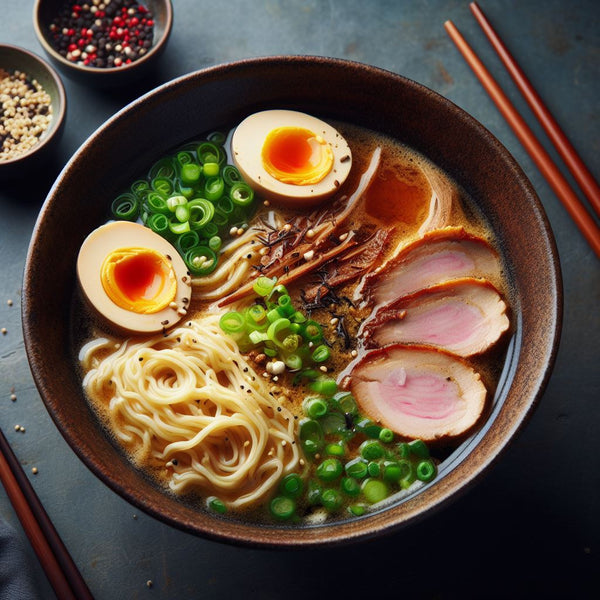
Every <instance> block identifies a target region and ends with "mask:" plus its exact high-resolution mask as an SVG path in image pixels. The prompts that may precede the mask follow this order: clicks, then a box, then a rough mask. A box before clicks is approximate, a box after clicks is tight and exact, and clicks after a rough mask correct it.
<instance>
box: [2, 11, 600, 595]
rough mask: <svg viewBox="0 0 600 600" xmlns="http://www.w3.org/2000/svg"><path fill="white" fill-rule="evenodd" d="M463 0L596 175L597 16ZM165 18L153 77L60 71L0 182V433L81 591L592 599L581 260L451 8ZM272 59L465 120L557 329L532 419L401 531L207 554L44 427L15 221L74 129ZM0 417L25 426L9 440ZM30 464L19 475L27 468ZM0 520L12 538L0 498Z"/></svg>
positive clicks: (592, 427)
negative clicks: (551, 281)
mask: <svg viewBox="0 0 600 600" xmlns="http://www.w3.org/2000/svg"><path fill="white" fill-rule="evenodd" d="M481 6H482V8H483V9H484V10H485V11H486V13H487V15H488V17H489V18H490V20H491V21H492V22H493V23H494V25H495V27H496V28H497V30H498V32H499V33H500V34H501V35H502V36H503V38H504V40H505V42H506V43H507V45H508V46H509V47H510V49H511V51H512V52H513V54H514V55H515V56H516V57H518V59H519V61H520V63H521V66H522V68H523V70H524V71H525V72H526V73H527V74H528V75H529V77H530V79H531V80H532V82H533V83H534V85H535V86H536V88H537V89H538V92H539V93H540V95H541V96H542V97H543V98H544V99H545V100H546V102H547V104H548V106H549V107H550V109H551V110H552V111H553V112H554V114H555V116H556V118H557V120H558V121H559V123H561V125H562V126H563V128H564V129H565V130H566V131H567V132H568V134H569V136H570V139H571V141H572V142H573V144H574V145H575V147H576V148H577V149H578V150H579V152H580V154H581V156H582V158H583V159H584V161H586V162H587V164H588V166H589V167H590V169H591V171H592V172H593V173H594V174H595V175H596V177H600V159H599V156H600V147H599V145H600V142H599V140H600V124H599V122H598V119H599V115H600V111H599V108H600V107H599V95H600V94H599V92H600V89H599V84H598V81H599V79H600V77H599V76H600V73H599V65H600V9H599V8H598V7H599V6H600V5H599V4H598V3H596V2H595V1H593V0H589V1H586V0H573V1H568V2H567V1H560V0H546V1H544V2H541V1H538V0H531V1H528V2H518V1H516V0H500V1H491V0H487V1H486V0H482V3H481ZM174 8H175V22H174V28H173V34H172V38H171V41H170V43H169V46H168V48H167V51H166V53H165V54H164V56H163V57H162V59H161V62H160V64H159V65H158V68H157V71H156V73H155V76H154V78H153V80H152V81H144V82H143V83H142V84H139V85H131V86H130V87H129V88H128V89H126V90H119V91H118V92H110V93H108V92H99V91H96V90H92V89H88V88H86V87H84V86H82V85H80V84H78V83H74V82H72V81H70V80H69V79H67V78H64V83H65V86H66V89H67V94H68V98H69V111H68V117H67V126H66V131H65V135H64V137H63V139H62V141H61V145H60V148H59V153H58V155H57V156H56V158H55V160H54V162H53V163H51V164H50V165H48V166H47V167H46V168H44V169H41V170H39V171H37V172H35V173H31V174H28V175H27V176H26V177H25V178H24V179H23V180H22V181H20V182H18V183H11V184H6V183H1V184H0V215H1V222H0V257H1V260H2V270H1V273H2V275H1V277H0V289H1V292H0V327H4V328H6V330H7V332H6V334H5V335H0V425H1V427H2V429H3V430H4V432H5V435H6V436H7V437H8V439H9V441H10V443H11V445H12V446H13V448H14V450H15V453H16V454H17V456H18V457H19V459H20V461H21V463H22V464H23V466H24V468H25V470H26V472H28V473H29V474H30V477H31V480H32V482H33V484H34V486H35V489H36V491H37V493H38V494H39V497H40V499H41V501H42V502H43V504H44V505H45V507H46V509H47V512H48V513H49V515H50V517H51V519H52V520H53V521H54V523H55V526H56V528H57V529H58V531H59V532H60V534H61V536H62V538H63V541H64V542H65V544H66V545H67V547H68V548H69V550H70V551H71V553H72V556H73V558H74V560H75V561H76V563H77V564H78V566H79V568H80V570H81V571H82V573H83V575H84V577H85V579H86V580H87V582H88V585H89V586H90V588H91V590H92V592H93V594H94V595H95V597H96V598H98V600H104V599H107V600H108V599H114V598H155V599H158V598H161V599H162V598H169V599H170V598H203V599H206V600H208V599H212V598H214V599H219V598H239V597H245V598H247V599H261V600H271V599H273V600H275V599H279V598H284V597H285V598H287V599H289V600H293V599H300V598H321V597H326V595H327V594H331V595H332V596H334V597H337V598H348V597H351V598H355V597H369V596H371V597H376V596H380V597H388V598H400V597H406V598H409V597H413V598H431V599H444V600H446V599H452V598H462V599H466V598H575V597H577V598H587V597H589V598H591V597H598V595H597V594H599V593H600V579H599V575H598V573H600V568H599V567H600V564H599V563H600V561H599V560H598V557H599V555H600V520H599V519H598V511H599V509H600V479H599V476H598V473H600V458H599V457H600V442H599V441H598V440H599V439H600V438H599V436H598V433H597V432H598V430H599V429H600V409H599V404H598V402H599V400H600V368H599V367H598V365H599V359H600V353H599V351H598V337H599V335H600V327H599V314H600V313H599V310H598V304H599V300H600V269H599V262H598V259H597V258H596V257H595V256H594V254H593V252H592V251H591V250H590V248H589V247H588V246H587V244H586V242H585V241H584V239H583V238H582V237H581V235H580V234H579V232H578V230H577V228H576V227H575V225H574V224H573V223H572V222H571V220H570V219H569V217H568V215H567V213H566V211H565V209H564V208H563V207H562V206H561V204H560V203H559V201H558V200H557V198H556V197H555V196H554V194H553V192H552V191H551V189H550V187H549V186H548V184H547V183H546V182H545V180H544V179H543V178H542V176H541V175H540V174H539V172H538V171H537V170H536V168H535V166H534V164H533V162H532V161H531V159H530V158H529V157H528V156H527V154H526V153H525V151H524V150H523V149H522V147H521V146H520V144H519V142H518V141H517V139H516V138H515V136H514V135H513V134H512V132H511V130H510V129H509V127H508V126H507V125H506V123H505V122H504V121H503V119H502V117H501V116H500V114H499V113H498V112H497V110H496V109H495V107H494V105H493V104H492V102H491V101H490V99H489V98H488V97H487V95H486V94H485V92H484V91H483V89H482V88H481V86H480V85H479V83H478V82H477V80H476V79H475V77H474V75H473V74H472V72H471V71H470V69H469V68H468V67H467V65H466V64H465V63H464V61H463V59H462V57H461V56H460V55H459V53H458V51H457V50H456V48H455V47H454V45H453V44H452V43H451V41H450V39H449V38H448V36H447V35H446V33H445V31H444V29H443V23H444V21H445V20H446V19H452V20H453V21H454V23H455V24H456V26H457V27H458V28H459V29H460V30H461V31H462V32H463V34H464V35H465V37H466V38H467V40H468V41H469V42H470V43H471V44H472V46H473V47H474V49H475V50H476V51H477V52H479V53H480V56H481V58H482V60H483V61H484V62H485V63H486V64H487V65H488V67H489V68H490V70H491V71H492V72H493V73H494V75H495V76H496V78H497V80H498V82H499V83H500V84H501V85H502V86H504V87H505V89H506V90H507V92H508V93H509V96H510V97H511V99H513V101H514V102H515V104H516V105H517V106H518V107H519V108H520V109H522V111H523V113H524V115H525V118H526V119H527V121H528V122H529V123H530V125H531V126H532V127H533V129H534V130H535V131H536V132H539V131H540V127H539V126H538V125H537V124H536V123H535V121H534V119H533V117H532V116H531V114H530V113H529V112H528V110H527V108H526V107H525V104H524V101H523V100H521V99H520V98H519V97H518V94H517V92H516V91H515V88H514V87H513V86H512V85H511V83H510V80H509V77H508V75H507V74H506V73H505V72H504V70H503V68H502V67H501V65H500V62H499V60H498V59H497V58H496V57H495V56H494V54H493V52H492V50H491V48H490V46H489V44H488V43H487V40H486V39H485V37H484V35H483V34H482V32H481V31H480V30H479V28H478V26H477V25H476V23H475V20H474V19H473V17H472V16H471V14H470V12H469V8H468V3H467V2H466V1H465V2H456V1H455V0H407V1H400V0H399V1H393V0H389V1H384V0H372V1H369V0H346V1H343V0H329V1H326V0H307V1H305V2H299V1H293V0H263V1H258V0H257V1H241V0H229V1H226V2H225V1H224V2H215V1H214V0H213V1H212V2H207V1H205V0H174ZM32 12H33V1H32V0H20V1H19V2H13V1H12V0H0V41H1V42H2V43H12V44H17V45H21V46H24V47H26V48H28V49H30V50H32V51H34V52H36V53H38V54H42V49H41V46H40V45H39V44H38V42H37V40H36V38H35V34H34V31H33V27H32V22H31V19H32ZM276 54H317V55H327V56H333V57H340V58H349V59H352V60H357V61H360V62H365V63H369V64H373V65H376V66H379V67H383V68H385V69H388V70H390V71H393V72H396V73H400V74H402V75H404V76H407V77H409V78H411V79H414V80H416V81H418V82H420V83H422V84H424V85H426V86H428V87H430V88H432V89H434V90H435V91H437V92H439V93H440V94H442V95H444V96H445V97H447V98H449V99H450V100H452V101H453V102H455V103H456V104H458V105H459V106H460V107H462V108H463V109H465V110H466V111H467V112H469V113H470V114H472V115H473V116H474V117H475V118H477V119H478V120H479V121H481V122H482V123H483V124H484V125H485V126H486V127H487V128H488V129H490V131H491V132H492V133H493V134H494V135H496V136H497V137H498V138H499V140H500V141H501V142H502V143H503V144H504V145H505V146H506V147H507V148H508V149H509V151H510V152H511V153H512V154H513V155H514V156H515V158H516V159H517V161H518V162H519V163H520V164H521V166H522V167H523V169H524V170H525V172H526V174H527V175H528V176H529V178H530V179H531V181H532V183H533V185H534V187H535V189H536V191H537V192H538V194H539V196H540V198H541V201H542V203H543V205H544V207H545V209H546V212H547V214H548V218H549V221H550V223H551V225H552V228H553V230H554V233H555V236H556V241H557V245H558V249H559V254H560V259H561V263H562V269H563V275H564V286H565V311H564V328H563V336H562V343H561V347H560V351H559V354H558V359H557V363H556V368H555V370H554V374H553V376H552V378H551V380H550V382H549V385H548V388H547V390H546V393H545V395H544V397H543V399H542V401H541V403H540V405H539V407H538V409H537V410H536V412H535V414H534V415H533V416H532V418H531V420H530V422H529V423H528V425H527V426H526V428H525V429H524V431H523V432H522V433H521V435H520V436H519V437H518V439H517V440H516V441H515V443H514V444H513V445H512V446H511V447H510V448H509V449H508V451H507V452H505V453H504V455H503V457H502V459H501V460H500V461H499V462H498V464H497V466H496V467H495V468H494V469H493V471H492V472H490V473H489V475H488V476H487V477H486V478H485V479H484V480H483V481H482V482H480V483H478V485H477V486H476V487H474V488H473V489H471V490H470V491H469V492H468V493H467V494H466V495H464V496H463V497H462V498H460V499H458V500H457V501H456V502H454V503H453V504H451V505H450V506H448V507H446V508H445V509H444V510H442V511H441V512H439V513H437V514H435V515H432V516H431V517H429V518H428V519H427V520H425V521H424V522H422V523H420V524H418V525H415V526H413V527H411V528H410V529H407V530H405V531H402V532H400V533H398V534H395V535H392V536H389V537H387V538H385V539H382V540H377V541H371V542H367V543H364V544H361V545H360V546H351V547H347V548H337V549H332V550H312V551H289V552H274V551H260V550H249V549H241V548H236V547H230V546H225V545H221V544H216V543H214V542H208V541H205V540H203V539H199V538H196V537H193V536H191V535H189V534H186V533H184V532H181V531H177V530H175V529H172V528H170V527H168V526H166V525H164V524H162V523H160V522H158V521H156V520H154V519H152V518H150V517H148V516H146V515H144V514H142V513H140V512H139V511H137V510H135V509H134V508H133V507H132V506H130V505H129V504H128V503H126V502H125V501H123V500H122V499H121V498H120V497H119V496H117V495H116V494H114V493H113V492H112V491H110V490H109V489H108V488H107V487H105V486H104V485H103V484H102V483H101V482H100V481H99V480H98V479H96V478H95V476H94V475H92V474H91V473H90V472H89V471H88V470H87V468H86V467H85V466H84V465H83V464H82V463H81V462H80V461H79V460H78V459H77V458H76V456H75V454H74V453H73V452H72V450H71V449H70V448H69V447H68V445H67V444H66V443H65V441H64V440H63V439H62V437H61V436H60V434H59V432H58V430H57V429H56V428H55V426H54V424H53V422H52V420H51V419H50V417H49V416H48V414H47V412H46V410H45V408H44V406H43V403H42V401H41V399H40V397H39V395H38V393H37V390H36V388H35V386H34V383H33V380H32V377H31V374H30V372H29V367H28V364H27V359H26V355H25V350H24V346H23V339H22V333H21V324H20V291H21V282H22V272H23V266H24V263H25V257H26V253H27V247H28V242H29V238H30V235H31V232H32V228H33V226H34V223H35V220H36V218H37V213H38V211H39V208H40V206H41V204H42V202H43V200H44V198H45V196H46V194H47V192H48V190H49V189H50V186H51V184H52V182H53V180H54V179H55V177H56V175H57V174H58V172H59V170H60V168H62V166H63V165H64V164H65V162H66V161H67V160H68V158H69V157H70V156H71V154H72V153H73V152H74V151H75V150H76V149H77V147H78V146H79V145H80V144H81V143H82V142H83V141H84V140H85V139H86V137H87V136H88V135H89V134H90V133H91V132H93V131H94V130H95V129H96V128H97V127H98V126H99V125H100V124H102V123H103V122H104V120H105V119H107V118H108V117H109V116H111V115H112V114H113V113H114V112H116V111H117V110H119V109H120V108H122V107H123V106H124V105H125V104H126V103H128V102H129V101H130V100H132V99H134V98H136V97H137V96H139V95H140V94H142V93H144V92H146V91H148V90H149V89H151V88H152V87H153V86H154V85H156V84H159V83H162V82H164V81H167V80H169V79H171V78H173V77H176V76H179V75H182V74H185V73H188V72H190V71H193V70H196V69H200V68H203V67H207V66H211V65H214V64H217V63H221V62H226V61H230V60H235V59H239V58H246V57H254V56H263V55H276ZM399 109H400V110H401V107H399ZM546 146H547V147H548V148H549V144H546ZM550 152H551V154H552V155H553V156H555V153H554V152H553V151H552V150H550ZM8 300H12V301H13V304H12V306H9V304H8ZM540 318H543V315H540ZM11 393H14V394H16V396H17V400H16V401H12V400H11V398H10V396H11ZM15 424H20V425H23V426H24V427H25V428H26V431H25V433H17V432H15V431H14V426H15ZM34 466H35V467H37V469H38V473H37V475H33V474H31V469H32V468H33V467H34ZM0 517H2V518H3V519H5V520H7V521H9V522H10V523H11V524H13V526H14V527H15V528H16V529H17V530H18V531H19V532H21V530H20V525H19V522H18V520H17V518H16V516H15V514H14V512H13V510H12V507H11V505H10V503H9V501H8V499H7V497H6V495H5V493H4V491H3V490H2V489H1V488H0ZM23 540H24V541H25V542H27V540H26V538H25V536H24V534H23ZM29 558H30V565H31V568H32V570H33V571H34V576H35V581H36V584H37V586H38V589H39V592H40V597H41V598H52V590H51V588H50V587H49V585H48V583H47V581H46V579H45V576H44V574H43V571H42V570H41V569H40V568H39V566H38V564H37V561H36V557H35V555H34V554H33V552H32V551H29ZM148 580H151V581H152V582H153V585H152V587H151V588H149V587H147V585H146V583H147V581H148ZM593 592H595V593H593Z"/></svg>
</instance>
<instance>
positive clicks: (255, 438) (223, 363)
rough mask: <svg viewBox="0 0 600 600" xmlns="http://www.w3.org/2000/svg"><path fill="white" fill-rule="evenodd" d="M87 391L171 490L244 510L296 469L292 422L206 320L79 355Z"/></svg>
mask: <svg viewBox="0 0 600 600" xmlns="http://www.w3.org/2000/svg"><path fill="white" fill-rule="evenodd" d="M80 360H81V363H82V366H83V368H84V371H85V372H86V375H85V378H84V382H83V385H84V389H85V391H86V392H87V394H88V395H89V396H90V397H91V398H92V399H93V400H94V403H95V404H96V406H98V407H100V410H101V411H103V412H104V413H105V416H106V418H107V419H108V421H109V426H110V428H111V430H112V431H113V432H114V434H115V436H116V438H117V440H118V441H119V443H120V444H122V446H123V447H124V448H125V450H126V451H127V452H128V453H130V454H131V456H132V459H133V460H134V462H135V463H136V464H137V465H138V466H144V467H148V466H150V467H155V468H158V470H159V473H160V472H163V473H166V476H167V480H168V485H169V487H170V489H171V490H172V491H173V492H175V493H177V494H183V493H187V492H195V493H198V492H199V493H205V494H214V495H216V496H218V497H219V498H220V499H221V500H222V501H223V502H225V503H226V504H227V505H228V506H229V507H230V508H244V507H248V506H250V505H252V504H254V503H256V502H257V501H259V500H261V499H263V498H264V497H266V496H267V495H268V494H269V493H270V492H272V491H273V489H274V487H275V486H276V485H277V483H278V482H279V480H280V478H281V477H282V476H283V475H286V474H287V473H290V472H292V471H294V470H297V469H298V468H299V466H298V465H299V459H300V456H299V451H298V447H297V445H296V444H295V441H294V437H295V436H294V431H295V425H294V417H293V415H292V414H291V412H290V411H289V410H287V409H286V408H284V407H281V406H278V404H277V402H276V401H275V400H274V398H273V397H272V396H271V395H270V394H269V390H268V388H267V386H266V383H265V381H264V380H263V379H262V378H261V377H260V376H259V375H257V374H256V373H255V372H254V370H253V369H252V367H251V365H250V364H249V363H248V362H247V361H246V359H245V358H244V357H243V356H242V354H241V353H240V351H239V349H238V347H237V345H236V343H235V342H234V341H233V340H231V339H228V337H227V336H224V335H223V333H222V332H221V330H220V328H219V316H218V315H208V316H204V317H202V318H198V319H195V320H193V321H189V322H187V323H186V324H185V325H182V326H179V327H177V328H175V329H173V330H170V331H169V333H168V334H167V335H162V334H161V335H157V336H154V337H151V338H145V339H144V340H141V341H140V340H135V339H129V340H127V341H125V342H124V343H120V342H119V341H118V340H115V339H109V338H100V339H96V340H94V341H92V342H89V343H88V344H86V345H85V346H84V347H83V348H82V350H81V353H80Z"/></svg>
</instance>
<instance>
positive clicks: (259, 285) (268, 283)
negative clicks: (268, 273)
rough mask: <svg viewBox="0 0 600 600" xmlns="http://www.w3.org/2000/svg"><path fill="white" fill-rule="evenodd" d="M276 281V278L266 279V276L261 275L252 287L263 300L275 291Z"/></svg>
mask: <svg viewBox="0 0 600 600" xmlns="http://www.w3.org/2000/svg"><path fill="white" fill-rule="evenodd" d="M275 281H276V279H275V278H273V279H271V278H270V277H265V276H264V275H261V276H260V277H258V278H257V279H256V280H255V281H254V284H253V286H252V288H253V289H254V293H255V294H257V295H259V296H262V297H263V298H264V297H266V296H268V295H269V294H270V293H271V292H272V291H273V287H274V286H275Z"/></svg>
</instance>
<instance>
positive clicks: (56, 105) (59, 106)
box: [0, 44, 67, 180]
mask: <svg viewBox="0 0 600 600" xmlns="http://www.w3.org/2000/svg"><path fill="white" fill-rule="evenodd" d="M0 68H2V69H4V70H5V71H7V72H8V73H11V74H12V73H13V72H14V71H21V72H22V73H25V74H26V75H27V77H28V79H29V80H36V81H37V82H38V83H39V84H40V85H41V86H42V88H43V89H44V90H45V91H46V92H47V93H48V95H49V96H50V105H51V106H52V120H51V121H50V125H49V127H48V129H46V131H44V133H43V134H42V135H41V136H40V141H39V142H38V143H37V144H36V145H35V146H33V147H32V148H31V149H30V150H28V151H27V152H24V153H23V154H19V155H17V156H15V157H14V158H12V159H10V160H0V179H2V180H5V179H16V178H18V177H22V176H27V175H29V176H31V173H32V172H33V170H34V169H35V168H36V167H37V166H39V165H40V164H42V163H43V162H44V161H46V160H47V159H48V158H49V157H50V156H51V155H52V152H53V151H54V149H55V148H56V145H57V144H58V142H59V141H60V138H61V136H62V133H63V130H64V125H65V115H66V112H67V97H66V95H65V89H64V87H63V84H62V81H61V79H60V77H59V75H58V73H57V72H56V71H55V70H54V69H53V68H52V67H51V66H50V65H49V64H48V63H47V62H46V61H45V60H43V59H41V58H40V57H39V56H37V55H35V54H33V52H29V51H28V50H25V49H24V48H19V47H17V46H9V45H5V44H0Z"/></svg>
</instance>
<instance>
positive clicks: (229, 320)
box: [219, 310, 246, 335]
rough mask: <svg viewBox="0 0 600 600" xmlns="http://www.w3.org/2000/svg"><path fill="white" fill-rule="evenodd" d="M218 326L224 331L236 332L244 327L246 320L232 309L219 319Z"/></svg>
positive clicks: (239, 331)
mask: <svg viewBox="0 0 600 600" xmlns="http://www.w3.org/2000/svg"><path fill="white" fill-rule="evenodd" d="M219 326H220V327H221V329H222V330H223V331H224V332H225V333H228V334H230V335H231V334H237V333H241V332H242V331H244V330H245V329H246V321H245V319H244V315H242V313H239V312H237V311H234V310H232V311H229V312H226V313H225V314H224V315H223V316H222V317H221V318H220V319H219Z"/></svg>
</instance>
